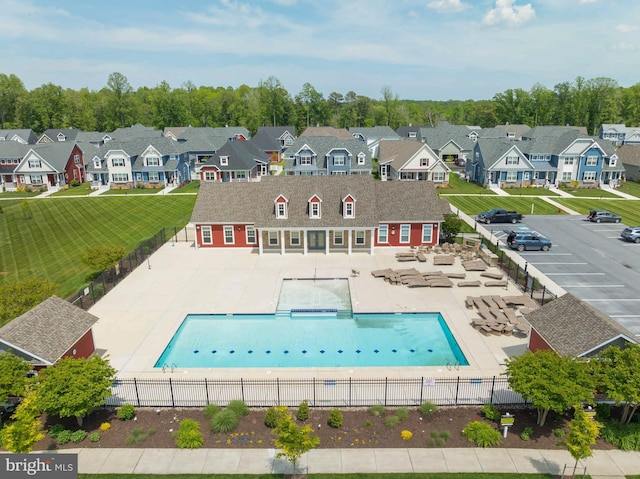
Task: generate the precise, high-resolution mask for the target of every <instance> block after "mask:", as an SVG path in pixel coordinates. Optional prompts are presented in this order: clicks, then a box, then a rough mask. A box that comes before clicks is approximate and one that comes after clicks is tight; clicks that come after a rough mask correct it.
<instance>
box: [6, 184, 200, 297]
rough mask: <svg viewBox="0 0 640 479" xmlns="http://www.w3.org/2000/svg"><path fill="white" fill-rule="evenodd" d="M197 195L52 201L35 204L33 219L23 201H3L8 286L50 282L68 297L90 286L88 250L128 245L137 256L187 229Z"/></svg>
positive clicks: (126, 246)
mask: <svg viewBox="0 0 640 479" xmlns="http://www.w3.org/2000/svg"><path fill="white" fill-rule="evenodd" d="M195 200H196V197H195V196H190V195H189V196H173V197H171V196H144V197H142V196H139V197H137V198H123V197H117V198H114V197H111V198H108V197H107V198H103V197H100V196H98V197H90V198H57V199H54V198H51V199H42V200H40V199H38V200H31V201H29V205H30V208H31V212H32V219H28V220H26V219H24V215H23V211H22V208H21V205H20V204H21V202H20V201H15V202H13V201H12V202H9V201H7V202H4V201H3V202H0V206H2V210H3V213H2V214H0V272H5V273H6V274H2V275H0V282H2V281H23V280H27V279H36V278H47V279H49V280H51V281H55V282H56V283H59V284H60V294H61V295H62V297H67V296H69V295H70V294H72V293H74V292H76V291H78V290H79V289H81V288H82V287H83V286H84V285H85V284H87V276H88V275H89V274H90V273H91V272H90V271H89V269H88V268H87V267H86V266H84V265H83V264H82V263H80V260H79V257H80V254H81V253H82V251H83V249H84V248H86V247H87V246H93V245H122V246H124V247H125V249H126V251H127V252H128V251H132V250H133V249H134V248H135V247H136V246H137V245H138V243H140V241H142V240H144V239H146V238H149V237H151V236H152V235H153V234H155V233H157V232H158V231H159V230H160V229H161V228H163V227H167V228H172V227H182V226H184V225H185V224H186V223H187V222H188V221H189V218H190V217H191V212H192V210H193V205H194V204H195Z"/></svg>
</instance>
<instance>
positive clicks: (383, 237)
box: [378, 225, 389, 243]
mask: <svg viewBox="0 0 640 479" xmlns="http://www.w3.org/2000/svg"><path fill="white" fill-rule="evenodd" d="M388 242H389V225H380V226H378V243H388Z"/></svg>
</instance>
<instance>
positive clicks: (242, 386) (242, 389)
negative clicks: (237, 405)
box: [240, 378, 244, 402]
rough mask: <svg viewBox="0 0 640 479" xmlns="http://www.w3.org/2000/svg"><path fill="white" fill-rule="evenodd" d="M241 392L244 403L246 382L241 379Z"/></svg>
mask: <svg viewBox="0 0 640 479" xmlns="http://www.w3.org/2000/svg"><path fill="white" fill-rule="evenodd" d="M240 392H241V394H242V402H244V381H243V380H242V378H240Z"/></svg>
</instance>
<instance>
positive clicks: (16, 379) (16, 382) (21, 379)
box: [0, 351, 31, 403]
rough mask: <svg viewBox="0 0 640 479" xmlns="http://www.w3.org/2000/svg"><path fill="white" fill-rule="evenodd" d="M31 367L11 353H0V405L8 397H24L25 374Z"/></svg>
mask: <svg viewBox="0 0 640 479" xmlns="http://www.w3.org/2000/svg"><path fill="white" fill-rule="evenodd" d="M30 370H31V366H30V365H29V363H28V362H27V361H25V360H24V359H22V358H20V357H18V356H16V355H15V354H13V353H12V352H11V351H7V352H5V353H0V403H3V402H7V399H8V398H9V396H24V395H25V392H26V385H27V373H28V372H29V371H30Z"/></svg>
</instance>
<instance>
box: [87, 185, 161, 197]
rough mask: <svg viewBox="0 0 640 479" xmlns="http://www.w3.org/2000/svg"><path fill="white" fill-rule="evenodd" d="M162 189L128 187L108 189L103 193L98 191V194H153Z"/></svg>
mask: <svg viewBox="0 0 640 479" xmlns="http://www.w3.org/2000/svg"><path fill="white" fill-rule="evenodd" d="M162 190H164V186H163V187H162V188H129V189H123V190H114V189H109V190H107V191H105V192H104V193H100V196H131V195H155V194H156V193H160V192H161V191H162Z"/></svg>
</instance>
